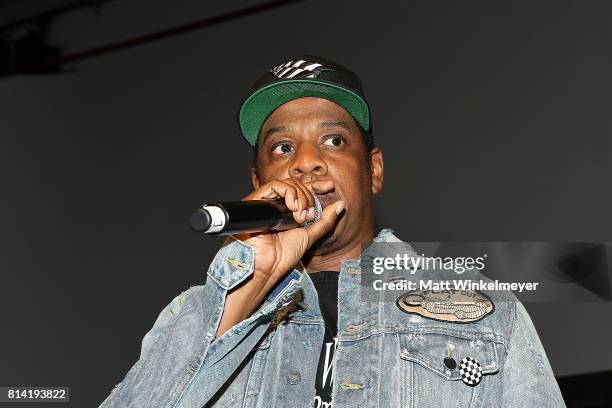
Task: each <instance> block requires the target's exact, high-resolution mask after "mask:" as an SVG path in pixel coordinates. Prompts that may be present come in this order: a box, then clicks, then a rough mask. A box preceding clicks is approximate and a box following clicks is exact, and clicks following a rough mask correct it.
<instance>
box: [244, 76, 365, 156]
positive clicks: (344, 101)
mask: <svg viewBox="0 0 612 408" xmlns="http://www.w3.org/2000/svg"><path fill="white" fill-rule="evenodd" d="M307 96H316V97H319V98H324V99H328V100H330V101H332V102H335V103H337V104H338V105H340V106H342V107H343V108H344V109H346V110H347V111H348V112H349V113H350V114H351V115H352V116H353V118H354V119H355V121H357V123H359V124H360V125H361V127H363V129H364V130H366V131H367V130H369V129H370V114H369V109H368V104H367V103H366V101H365V100H364V99H363V98H362V97H361V96H359V95H357V94H356V93H354V92H352V91H350V90H348V89H346V88H343V87H340V86H338V85H335V84H331V83H326V82H322V81H311V80H308V79H295V80H285V81H281V82H274V83H272V84H269V85H266V86H264V87H262V88H261V89H258V90H257V91H255V92H253V93H252V94H251V95H250V96H249V97H248V98H247V100H246V101H244V103H243V104H242V107H241V108H240V114H239V122H240V129H241V131H242V135H243V136H244V138H245V139H246V140H247V141H248V142H249V144H251V145H252V146H255V143H256V142H257V137H258V135H259V131H260V129H261V126H262V125H263V124H264V122H265V121H266V119H267V118H268V116H270V114H271V113H272V112H274V110H275V109H276V108H278V107H279V106H281V105H282V104H284V103H287V102H289V101H291V100H293V99H298V98H303V97H307Z"/></svg>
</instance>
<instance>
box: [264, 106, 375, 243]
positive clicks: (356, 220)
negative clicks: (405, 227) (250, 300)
mask: <svg viewBox="0 0 612 408" xmlns="http://www.w3.org/2000/svg"><path fill="white" fill-rule="evenodd" d="M368 161H370V162H371V163H372V171H371V172H370V168H369V166H368ZM257 165H258V171H255V169H253V170H252V179H253V185H254V187H255V188H258V187H259V186H260V185H262V184H265V183H267V182H269V181H271V180H273V179H279V180H282V179H285V178H289V177H292V178H294V179H297V180H299V181H301V182H302V183H304V184H308V183H310V182H313V181H317V180H324V181H327V180H331V181H333V182H334V188H333V190H330V191H326V192H325V193H322V194H317V196H318V198H319V200H320V201H321V204H322V206H323V208H325V206H327V205H329V204H331V203H333V202H334V201H337V200H344V201H345V202H346V212H345V213H344V214H343V216H342V217H341V218H340V220H339V222H338V224H337V225H336V227H335V229H334V230H332V231H331V232H330V234H328V235H327V236H325V237H324V239H323V240H322V241H321V242H319V243H318V244H317V245H315V247H314V248H313V251H314V253H315V254H324V253H329V252H333V251H334V250H335V249H338V248H341V247H342V246H343V245H350V244H351V243H352V242H354V241H355V240H356V239H357V240H361V239H362V238H363V237H364V235H365V234H367V233H368V229H369V230H371V229H372V224H373V203H372V201H373V200H372V198H373V194H376V193H378V192H379V191H380V190H381V188H382V181H383V166H382V152H381V151H380V150H379V149H377V148H375V149H373V150H372V152H366V146H365V143H364V140H363V137H362V135H361V132H360V130H359V128H358V126H357V124H356V122H355V120H354V119H353V118H352V116H351V115H350V114H349V113H348V112H347V111H346V110H345V109H344V108H342V107H341V106H339V105H337V104H335V103H334V102H331V101H329V100H327V99H322V98H315V97H305V98H299V99H295V100H292V101H290V102H287V103H285V104H284V105H282V106H280V107H279V108H277V109H276V110H275V111H274V112H273V113H272V114H271V115H270V116H269V117H268V119H267V120H266V121H265V123H264V124H263V126H262V128H261V132H260V134H259V148H258V151H257ZM370 233H371V231H370ZM358 242H360V241H358Z"/></svg>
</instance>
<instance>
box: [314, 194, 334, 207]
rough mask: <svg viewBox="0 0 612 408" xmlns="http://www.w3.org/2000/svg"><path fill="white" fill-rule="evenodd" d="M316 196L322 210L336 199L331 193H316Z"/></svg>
mask: <svg viewBox="0 0 612 408" xmlns="http://www.w3.org/2000/svg"><path fill="white" fill-rule="evenodd" d="M317 198H318V199H319V202H320V203H321V208H322V209H323V210H324V209H325V207H327V206H328V205H330V204H331V203H333V202H334V201H338V199H337V198H336V197H335V196H334V195H333V194H332V193H325V194H317Z"/></svg>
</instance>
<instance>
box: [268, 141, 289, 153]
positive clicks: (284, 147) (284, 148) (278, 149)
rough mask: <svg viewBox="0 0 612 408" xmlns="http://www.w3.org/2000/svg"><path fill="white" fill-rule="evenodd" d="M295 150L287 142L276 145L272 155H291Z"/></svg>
mask: <svg viewBox="0 0 612 408" xmlns="http://www.w3.org/2000/svg"><path fill="white" fill-rule="evenodd" d="M292 150H293V146H291V145H290V144H289V143H287V142H280V143H277V144H275V145H274V146H273V147H272V153H276V154H286V153H289V152H291V151H292Z"/></svg>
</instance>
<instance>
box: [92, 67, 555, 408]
mask: <svg viewBox="0 0 612 408" xmlns="http://www.w3.org/2000/svg"><path fill="white" fill-rule="evenodd" d="M239 123H240V127H241V130H242V133H243V135H244V137H245V138H246V139H247V141H248V142H249V143H250V144H251V145H253V146H254V149H255V156H254V163H253V167H252V170H251V178H252V182H253V187H254V191H253V192H252V193H251V194H249V195H247V196H246V197H245V198H244V200H254V199H273V198H283V199H284V200H285V203H286V205H287V207H288V208H289V209H290V210H291V211H292V212H293V216H294V218H295V220H296V222H298V223H300V224H302V223H305V222H307V221H312V220H313V219H314V217H315V214H314V204H315V199H314V196H315V195H316V196H317V197H318V198H319V201H320V202H321V204H322V207H323V211H322V214H321V217H320V220H318V221H316V222H314V223H313V224H311V225H309V226H308V227H302V228H294V229H291V230H287V231H282V232H269V233H258V234H241V235H236V236H234V237H230V238H229V239H228V240H226V242H225V243H224V245H223V247H222V248H221V249H220V250H219V252H218V253H217V254H216V256H215V258H214V260H213V261H212V263H211V265H210V268H209V269H208V279H207V281H206V283H205V284H204V285H201V286H195V287H192V288H190V289H189V290H187V291H186V292H183V293H181V294H180V295H179V296H177V297H176V298H175V299H174V300H173V301H172V302H171V303H170V304H169V305H168V306H167V307H166V308H165V309H164V310H163V311H162V312H161V313H160V315H159V317H158V319H157V321H156V322H155V324H154V326H153V328H152V329H151V331H150V332H149V333H147V334H146V335H145V337H144V339H143V341H142V349H141V354H140V358H139V360H138V361H137V362H136V364H135V365H134V366H133V367H132V368H131V369H130V370H129V372H128V373H127V375H126V377H125V379H124V380H123V381H122V382H121V383H120V384H118V385H117V386H115V388H114V389H113V391H112V392H111V394H110V395H109V396H108V398H107V399H106V400H105V401H104V402H103V403H102V406H103V407H202V406H207V407H209V406H211V407H212V406H214V407H234V406H236V407H238V406H239V407H312V406H314V407H330V406H332V404H333V406H334V407H399V406H402V407H403V406H414V407H434V406H435V407H472V406H487V407H491V406H500V407H501V406H503V407H510V406H516V407H536V406H537V407H562V406H564V403H563V400H562V398H561V395H560V392H559V389H558V387H557V384H556V382H555V379H554V377H553V374H552V370H551V368H550V365H549V363H548V361H547V358H546V355H545V353H544V350H543V349H542V346H541V344H540V341H539V339H538V336H537V334H536V332H535V329H534V328H533V325H532V323H531V320H530V319H529V317H528V315H527V313H526V311H525V309H524V308H523V306H522V305H521V304H520V303H518V302H517V301H515V299H514V298H513V297H512V296H511V294H501V295H500V294H497V295H493V294H486V293H480V292H475V291H464V292H465V293H467V294H468V295H469V296H471V297H472V298H473V300H471V301H467V302H466V301H465V299H462V298H461V296H464V297H465V296H467V295H465V293H463V294H459V293H458V292H457V291H444V292H438V293H436V292H432V291H418V290H417V291H409V292H408V291H407V292H406V293H405V294H403V295H402V296H400V297H399V298H397V296H396V295H394V296H392V298H393V299H396V298H397V300H396V301H386V300H385V299H384V298H385V297H389V294H388V293H385V295H382V294H381V295H380V298H379V299H378V300H377V299H374V300H372V299H367V298H366V297H365V296H363V294H362V290H361V289H362V282H363V278H364V277H366V276H370V275H371V270H369V269H368V268H367V266H366V264H364V263H363V262H361V261H364V259H365V258H368V259H371V257H370V256H369V255H368V256H367V257H366V256H365V254H366V250H365V249H366V248H368V250H369V248H374V247H376V248H377V249H376V250H375V251H374V253H375V254H378V255H389V256H392V255H393V253H395V252H398V248H399V251H401V252H402V253H403V255H410V256H415V257H416V253H415V251H414V250H413V249H412V247H410V245H408V244H406V243H403V242H402V241H401V240H399V239H398V238H396V237H395V236H394V235H393V232H392V231H391V230H389V229H384V230H382V231H380V232H378V234H376V233H375V231H374V216H373V197H374V195H376V194H377V193H379V192H380V191H381V189H382V186H383V179H384V177H383V176H384V167H383V155H382V151H381V150H380V149H379V148H377V147H375V146H374V144H373V141H372V132H371V128H372V126H371V120H370V111H369V107H368V104H367V103H366V101H365V99H364V97H363V91H362V89H361V84H360V81H359V79H358V78H357V76H356V75H355V74H354V73H353V72H351V71H350V70H348V69H346V68H344V67H342V66H340V65H338V64H336V63H334V62H331V61H328V60H325V59H323V58H320V57H316V56H310V55H305V56H300V57H297V58H292V59H290V60H289V61H287V62H284V63H282V64H280V65H277V66H275V67H273V68H271V69H270V70H269V71H268V72H267V73H266V74H265V75H264V76H263V77H262V78H261V79H260V80H259V81H258V82H257V83H256V84H255V85H254V87H253V88H252V89H251V92H250V93H249V96H248V97H247V99H246V100H245V102H244V103H243V105H242V108H241V109H240V115H239ZM398 245H399V246H398ZM381 293H382V292H381ZM440 294H442V296H440Z"/></svg>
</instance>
